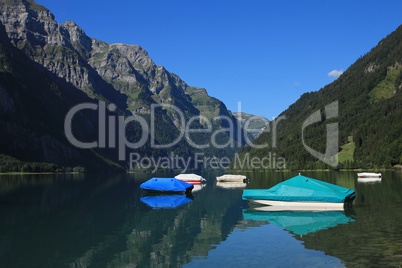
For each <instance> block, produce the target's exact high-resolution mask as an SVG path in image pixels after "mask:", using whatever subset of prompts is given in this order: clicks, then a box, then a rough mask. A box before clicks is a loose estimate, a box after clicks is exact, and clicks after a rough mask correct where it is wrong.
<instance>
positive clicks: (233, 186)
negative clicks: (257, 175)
mask: <svg viewBox="0 0 402 268" xmlns="http://www.w3.org/2000/svg"><path fill="white" fill-rule="evenodd" d="M216 186H217V187H219V188H225V189H237V188H244V187H246V186H247V183H245V182H220V181H218V182H216Z"/></svg>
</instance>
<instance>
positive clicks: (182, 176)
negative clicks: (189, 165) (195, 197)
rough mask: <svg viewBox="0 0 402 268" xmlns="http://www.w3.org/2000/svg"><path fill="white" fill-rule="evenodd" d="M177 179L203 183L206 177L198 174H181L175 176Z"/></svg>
mask: <svg viewBox="0 0 402 268" xmlns="http://www.w3.org/2000/svg"><path fill="white" fill-rule="evenodd" d="M175 178H176V179H178V180H181V181H185V182H187V183H191V184H193V185H195V184H201V183H202V182H204V181H205V179H204V178H203V177H202V176H200V175H197V174H179V175H177V176H175Z"/></svg>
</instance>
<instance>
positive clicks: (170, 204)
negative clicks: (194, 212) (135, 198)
mask: <svg viewBox="0 0 402 268" xmlns="http://www.w3.org/2000/svg"><path fill="white" fill-rule="evenodd" d="M140 201H141V202H143V203H144V204H146V205H148V206H149V207H151V208H153V209H161V208H177V207H179V206H182V205H184V204H187V203H189V202H191V201H192V199H191V198H189V197H187V196H185V195H182V194H179V195H150V196H143V197H141V198H140Z"/></svg>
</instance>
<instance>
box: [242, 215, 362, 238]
mask: <svg viewBox="0 0 402 268" xmlns="http://www.w3.org/2000/svg"><path fill="white" fill-rule="evenodd" d="M243 217H244V219H245V220H254V221H264V222H269V223H273V224H275V225H277V226H279V227H281V228H284V229H286V230H288V231H290V232H292V233H294V234H298V235H306V234H308V233H314V232H317V231H319V230H324V229H329V228H332V227H335V226H337V225H340V224H348V223H350V222H354V221H355V219H354V218H352V217H348V216H346V215H345V212H344V211H272V212H267V211H253V210H243Z"/></svg>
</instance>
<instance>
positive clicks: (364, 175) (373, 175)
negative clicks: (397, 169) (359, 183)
mask: <svg viewBox="0 0 402 268" xmlns="http://www.w3.org/2000/svg"><path fill="white" fill-rule="evenodd" d="M357 177H358V178H381V177H382V174H381V173H374V172H360V173H357Z"/></svg>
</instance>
